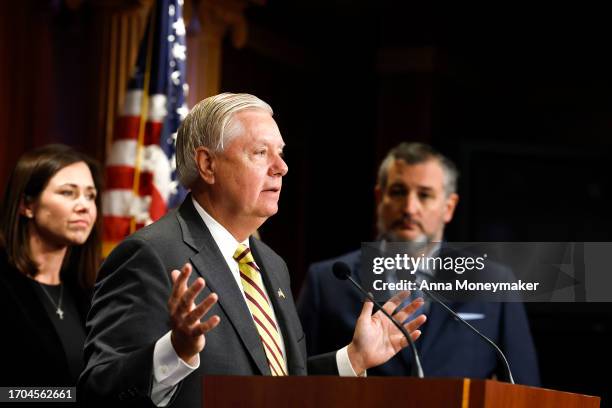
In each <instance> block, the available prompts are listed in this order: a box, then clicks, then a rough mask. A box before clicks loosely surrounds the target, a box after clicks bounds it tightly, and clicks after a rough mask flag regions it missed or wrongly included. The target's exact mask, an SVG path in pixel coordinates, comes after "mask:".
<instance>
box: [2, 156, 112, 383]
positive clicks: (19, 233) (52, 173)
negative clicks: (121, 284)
mask: <svg viewBox="0 0 612 408" xmlns="http://www.w3.org/2000/svg"><path fill="white" fill-rule="evenodd" d="M100 190H101V185H100V171H99V167H98V165H97V164H96V163H95V162H94V161H93V160H92V159H91V158H89V157H88V156H86V155H83V154H81V153H79V152H77V151H75V150H73V149H72V148H70V147H68V146H63V145H48V146H44V147H41V148H38V149H36V150H33V151H31V152H28V153H26V154H25V155H23V156H22V157H21V158H20V159H19V162H18V163H17V166H16V167H15V169H14V170H13V173H12V174H11V177H10V179H9V182H8V185H7V189H6V192H5V195H4V201H3V202H2V203H0V206H1V207H2V208H1V211H0V232H1V234H0V325H1V327H2V329H3V330H2V332H3V333H2V337H3V338H2V341H1V342H0V344H2V346H0V347H2V348H1V350H0V353H2V356H1V357H0V361H2V362H3V367H2V369H0V386H16V387H19V386H21V387H25V386H70V387H72V386H76V382H77V379H78V376H79V374H80V372H81V370H82V369H83V343H84V341H85V324H84V322H85V317H86V313H87V310H88V307H89V298H90V291H91V288H92V287H93V284H94V282H95V276H96V270H97V267H98V266H99V260H100V242H101V240H100V224H101V214H99V213H98V209H99V208H100V196H99V192H100Z"/></svg>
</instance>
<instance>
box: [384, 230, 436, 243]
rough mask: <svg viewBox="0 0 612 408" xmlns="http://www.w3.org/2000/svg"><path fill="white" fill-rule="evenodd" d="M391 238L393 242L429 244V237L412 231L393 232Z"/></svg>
mask: <svg viewBox="0 0 612 408" xmlns="http://www.w3.org/2000/svg"><path fill="white" fill-rule="evenodd" d="M391 238H392V240H393V241H399V242H410V243H413V244H426V243H428V242H429V239H428V238H427V235H425V234H422V233H414V232H412V231H393V232H392V233H391Z"/></svg>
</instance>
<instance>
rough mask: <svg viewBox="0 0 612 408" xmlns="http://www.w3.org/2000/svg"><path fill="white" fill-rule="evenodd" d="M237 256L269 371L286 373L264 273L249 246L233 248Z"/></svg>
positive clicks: (278, 373)
mask: <svg viewBox="0 0 612 408" xmlns="http://www.w3.org/2000/svg"><path fill="white" fill-rule="evenodd" d="M234 259H235V260H236V261H237V262H238V268H239V269H240V282H242V289H243V290H244V295H245V297H246V299H247V305H248V307H249V310H250V311H251V315H252V316H253V320H254V321H255V326H256V327H257V332H258V333H259V337H260V338H261V342H262V343H263V346H264V350H265V352H266V357H267V358H268V365H269V366H270V372H271V373H272V375H287V370H286V365H285V359H284V358H283V352H282V350H281V348H280V344H281V337H280V333H279V329H278V325H277V324H276V321H274V314H273V313H272V306H271V305H270V302H269V301H268V298H267V297H266V295H265V292H264V291H263V287H264V285H263V281H262V279H261V273H260V272H259V268H258V267H257V264H256V263H255V259H253V254H252V253H251V250H250V248H249V247H247V246H246V245H243V244H240V245H239V246H238V248H237V249H236V252H234Z"/></svg>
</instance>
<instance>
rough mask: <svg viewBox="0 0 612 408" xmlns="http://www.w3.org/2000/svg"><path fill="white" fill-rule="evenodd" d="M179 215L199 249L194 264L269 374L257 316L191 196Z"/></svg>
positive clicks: (191, 243)
mask: <svg viewBox="0 0 612 408" xmlns="http://www.w3.org/2000/svg"><path fill="white" fill-rule="evenodd" d="M177 217H178V220H179V223H180V225H181V229H182V231H183V240H184V241H185V243H186V244H188V245H189V246H191V247H192V248H193V249H195V250H196V251H198V252H197V253H196V254H195V255H193V256H192V257H191V258H190V259H189V260H190V261H191V264H192V265H193V267H194V269H195V270H196V272H197V273H198V274H200V275H201V276H202V277H203V278H204V280H205V281H206V286H207V287H208V288H209V289H210V290H211V291H213V292H215V293H217V295H218V296H219V300H218V302H217V303H218V305H219V307H221V309H222V310H223V312H224V313H225V315H226V316H227V318H228V320H229V321H230V323H231V324H232V326H233V327H234V329H235V330H236V333H238V336H239V337H240V339H241V340H242V342H243V344H244V346H245V348H246V350H247V351H248V353H249V354H250V355H251V357H252V358H253V360H254V361H255V364H256V365H257V367H258V368H259V371H260V372H261V374H264V375H269V374H270V368H269V367H268V360H267V358H266V354H265V352H264V349H263V346H262V344H261V339H260V338H259V334H258V333H257V329H256V328H255V324H254V323H253V319H251V318H250V316H251V312H250V311H249V308H248V307H247V305H246V303H245V302H244V300H243V296H242V292H241V290H240V288H239V287H238V285H236V280H235V279H234V277H233V276H232V272H231V271H230V270H229V268H228V266H227V263H226V262H225V259H224V258H223V255H221V251H220V250H219V248H218V247H217V244H216V243H215V240H214V239H213V237H212V235H211V234H210V231H208V228H207V227H206V224H205V223H204V221H203V220H202V218H201V217H200V215H199V214H198V213H197V211H196V209H195V207H194V206H193V203H192V202H191V196H188V197H187V198H186V199H185V201H184V202H183V204H182V205H181V208H180V210H179V213H178V214H177Z"/></svg>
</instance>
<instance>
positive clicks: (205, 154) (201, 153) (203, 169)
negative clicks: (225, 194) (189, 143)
mask: <svg viewBox="0 0 612 408" xmlns="http://www.w3.org/2000/svg"><path fill="white" fill-rule="evenodd" d="M195 161H196V166H198V173H199V174H200V178H201V179H202V180H204V182H205V183H206V184H215V155H214V154H213V152H211V151H210V149H208V148H207V147H202V146H200V147H198V148H197V149H196V151H195Z"/></svg>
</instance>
